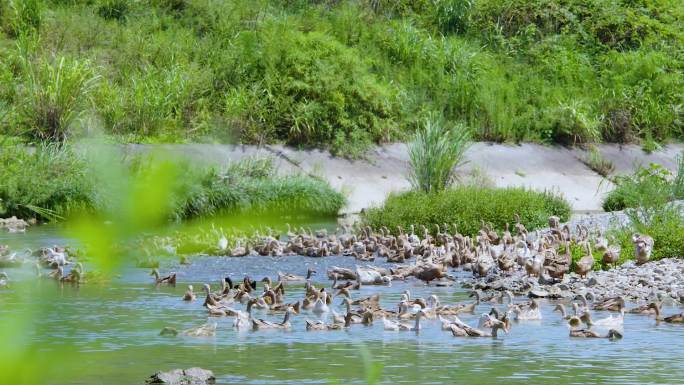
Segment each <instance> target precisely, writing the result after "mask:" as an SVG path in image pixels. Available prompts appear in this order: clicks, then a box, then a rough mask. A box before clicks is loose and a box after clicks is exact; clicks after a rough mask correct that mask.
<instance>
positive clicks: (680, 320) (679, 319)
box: [649, 303, 684, 324]
mask: <svg viewBox="0 0 684 385" xmlns="http://www.w3.org/2000/svg"><path fill="white" fill-rule="evenodd" d="M649 306H650V307H651V308H652V309H653V311H654V312H655V315H656V321H665V322H667V323H672V324H684V313H679V314H673V315H671V316H668V317H665V318H661V317H660V306H658V304H656V303H651V304H649Z"/></svg>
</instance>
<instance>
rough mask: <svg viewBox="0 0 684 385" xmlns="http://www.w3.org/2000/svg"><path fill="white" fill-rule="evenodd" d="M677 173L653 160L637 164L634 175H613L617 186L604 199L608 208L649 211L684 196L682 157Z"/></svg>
mask: <svg viewBox="0 0 684 385" xmlns="http://www.w3.org/2000/svg"><path fill="white" fill-rule="evenodd" d="M678 159H679V169H678V172H677V174H676V175H674V176H673V175H672V173H671V172H670V171H669V170H668V169H666V168H664V167H662V166H661V165H658V164H654V163H651V164H650V165H649V166H648V167H641V166H640V167H638V168H637V170H636V171H635V172H634V173H633V174H632V175H618V176H616V177H614V178H613V182H614V183H615V185H616V186H615V189H614V190H612V191H611V192H609V193H608V195H607V196H606V198H605V199H604V201H603V209H604V210H605V211H618V210H624V209H626V208H641V209H642V210H645V211H646V212H649V211H652V210H654V209H655V208H660V207H662V206H664V205H665V204H666V203H667V202H670V201H672V200H673V199H682V197H684V190H682V186H684V173H683V172H684V164H683V163H684V162H682V157H681V156H680V157H679V158H678Z"/></svg>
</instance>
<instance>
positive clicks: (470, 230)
mask: <svg viewBox="0 0 684 385" xmlns="http://www.w3.org/2000/svg"><path fill="white" fill-rule="evenodd" d="M570 211H571V209H570V205H569V203H568V202H567V201H566V200H565V199H563V198H562V197H559V196H557V195H555V194H552V193H549V192H535V191H531V190H526V189H522V188H504V189H497V188H485V187H475V186H460V187H454V188H451V189H447V190H444V191H442V192H439V193H424V192H419V191H410V192H405V193H401V194H391V195H390V196H389V197H388V199H387V200H386V201H385V203H384V205H383V206H381V207H377V208H371V209H369V210H367V211H366V212H365V213H364V214H363V218H362V219H363V221H364V222H365V223H366V224H368V225H370V226H371V227H373V228H379V227H380V226H387V228H389V229H390V230H391V231H397V226H402V227H403V228H404V229H405V230H407V229H408V228H409V226H410V225H416V226H419V225H424V226H427V227H428V228H429V229H430V231H435V227H434V225H435V224H439V225H442V224H444V223H446V224H448V225H449V226H451V225H453V224H455V225H456V226H457V228H458V231H459V232H460V233H462V234H466V235H474V234H476V233H477V232H478V230H480V228H481V224H482V221H484V222H486V223H489V224H491V225H492V226H493V228H494V229H497V230H502V229H504V228H505V226H506V224H507V223H509V224H510V226H511V229H512V226H513V224H514V223H515V222H514V215H515V214H518V215H519V216H520V222H521V223H522V224H524V225H525V226H526V227H527V229H528V230H533V229H537V228H541V227H545V226H546V225H547V223H548V217H549V216H550V215H557V216H559V217H560V218H561V221H565V220H567V219H568V218H569V216H570Z"/></svg>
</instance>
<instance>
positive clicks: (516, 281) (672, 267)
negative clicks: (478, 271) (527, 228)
mask: <svg viewBox="0 0 684 385" xmlns="http://www.w3.org/2000/svg"><path fill="white" fill-rule="evenodd" d="M463 286H464V287H470V288H472V289H475V290H483V291H504V290H509V291H511V292H513V293H514V294H517V295H527V296H529V297H535V298H549V299H571V298H574V297H575V296H577V295H579V294H583V295H588V294H591V295H592V296H593V297H594V298H596V299H601V298H610V297H618V296H620V297H623V298H624V299H625V300H626V301H630V302H638V303H642V302H647V301H651V300H655V299H657V298H672V299H673V300H675V301H680V302H684V260H681V259H675V258H668V259H662V260H659V261H652V262H648V263H646V264H643V265H637V264H635V263H634V262H633V261H628V262H626V263H624V264H623V265H622V266H620V267H618V268H615V269H611V270H607V271H594V272H592V273H591V274H590V275H589V276H588V277H587V278H580V277H579V276H578V275H577V274H575V273H571V274H567V275H566V276H565V277H564V278H563V280H553V279H549V278H548V277H543V276H542V277H540V278H537V277H527V276H526V275H525V272H524V271H522V270H519V271H516V272H514V273H512V274H510V275H499V274H491V275H489V276H487V277H484V278H472V279H466V280H465V281H464V282H463Z"/></svg>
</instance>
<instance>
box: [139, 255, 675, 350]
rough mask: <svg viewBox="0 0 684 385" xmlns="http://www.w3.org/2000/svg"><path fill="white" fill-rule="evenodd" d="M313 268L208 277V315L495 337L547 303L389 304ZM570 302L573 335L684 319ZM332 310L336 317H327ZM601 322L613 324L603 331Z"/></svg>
mask: <svg viewBox="0 0 684 385" xmlns="http://www.w3.org/2000/svg"><path fill="white" fill-rule="evenodd" d="M337 269H338V268H332V269H331V270H330V271H329V272H328V273H329V274H328V275H335V274H337V273H336V272H335V270H337ZM314 274H316V272H315V271H314V270H312V269H309V270H308V271H307V274H306V276H295V275H292V274H282V273H279V274H278V278H277V281H276V282H275V283H274V282H273V281H272V280H271V278H269V277H265V278H263V279H262V280H261V281H260V282H256V281H255V280H252V279H251V278H250V277H245V278H243V279H242V281H240V282H239V283H238V284H235V283H234V282H233V280H232V279H231V278H230V277H225V278H224V279H223V280H222V282H221V288H220V289H219V290H217V291H212V290H211V287H210V285H209V284H204V285H203V294H204V296H203V298H204V300H203V306H204V307H205V308H206V312H207V315H208V316H209V317H233V327H234V328H236V329H239V330H244V329H248V330H254V331H258V330H265V329H283V330H287V329H291V328H292V327H293V325H292V323H291V321H292V317H295V316H301V315H306V319H305V321H304V324H305V328H306V330H307V331H318V330H328V331H331V330H349V329H350V328H352V327H353V325H354V324H361V325H365V326H371V325H373V323H374V322H375V321H376V320H381V322H382V326H383V328H384V330H387V331H413V332H420V330H421V329H422V328H423V324H422V323H421V320H423V319H437V320H439V323H440V324H441V329H442V330H444V331H446V332H450V333H451V334H452V335H453V336H455V337H494V338H495V337H497V336H498V332H499V331H502V332H504V333H509V332H510V330H511V328H512V325H513V322H512V321H526V320H541V319H542V312H541V304H540V302H539V301H538V300H537V299H531V300H529V301H522V302H516V301H515V297H514V294H513V293H512V292H510V291H502V292H500V293H498V294H491V295H485V294H484V293H481V292H480V291H473V292H472V293H471V297H474V299H473V300H472V301H470V302H467V303H450V304H445V303H442V301H440V299H439V297H438V296H437V295H435V294H432V295H430V296H429V297H428V298H413V297H412V296H411V292H410V291H409V290H404V291H403V293H402V294H401V299H400V300H399V301H398V302H397V303H396V305H395V306H392V307H390V308H383V306H382V305H381V301H380V294H373V295H370V296H366V297H359V298H355V297H354V296H353V294H352V293H354V292H355V291H356V290H358V289H359V288H360V286H359V285H358V282H354V281H347V282H345V283H336V284H332V285H330V286H329V287H321V288H317V287H315V286H314V284H313V283H312V276H313V275H314ZM152 275H153V276H154V277H155V283H156V284H158V285H175V276H174V275H169V276H165V277H160V276H159V273H158V272H157V271H156V270H155V271H153V273H152ZM297 283H304V293H303V296H302V297H301V298H299V299H297V300H295V301H293V302H288V301H286V299H285V294H286V291H289V290H290V287H291V285H293V284H297ZM259 284H261V285H262V287H261V288H258V286H259ZM334 298H341V301H340V306H343V307H344V309H345V311H344V312H342V313H338V312H337V311H336V310H335V307H334V306H333V299H334ZM182 300H183V301H189V302H190V301H196V300H198V296H197V293H195V291H194V288H193V286H192V285H189V286H188V289H187V291H186V292H185V294H184V295H183V297H182ZM200 300H201V297H200ZM590 300H591V301H590ZM570 306H571V307H572V312H571V313H568V311H567V310H566V306H565V304H563V303H557V304H555V307H554V309H553V310H554V311H558V312H559V313H560V315H559V317H560V318H561V319H563V320H566V321H567V325H568V327H569V329H570V332H569V335H570V337H581V338H610V339H617V338H622V327H623V323H624V319H625V314H636V315H645V316H653V317H654V318H655V320H656V322H661V321H662V322H667V323H680V324H682V323H684V313H681V314H676V315H671V316H668V317H662V316H661V303H660V302H659V301H653V302H650V303H647V304H643V305H641V306H637V307H634V308H629V309H627V308H626V307H625V301H624V299H622V298H620V297H617V298H607V299H603V300H595V299H594V298H592V297H590V298H589V299H587V297H586V296H584V295H579V296H577V297H576V298H575V301H573V302H572V303H571V304H570ZM482 307H484V308H485V309H486V310H488V312H486V313H482V314H481V316H480V317H479V320H478V323H477V325H469V324H467V323H466V322H464V321H463V320H461V318H459V316H462V315H464V314H467V315H473V314H476V313H477V311H478V310H480V309H482ZM594 310H602V311H613V312H617V315H610V316H608V317H606V318H601V319H594V318H593V316H592V312H593V311H594ZM255 312H262V313H263V312H265V313H266V314H270V315H271V316H273V315H276V314H277V313H282V314H283V318H282V321H278V320H273V319H267V318H260V317H258V316H257V315H255ZM327 318H330V319H331V321H330V322H326V321H324V320H322V319H327ZM216 327H217V323H216V322H210V323H206V324H203V325H201V326H199V327H197V328H192V329H189V330H185V331H183V332H181V334H182V335H187V336H213V335H214V334H215V332H216ZM601 330H605V331H607V332H606V333H602V332H600V331H601ZM161 334H162V335H169V334H170V335H177V334H179V332H178V331H176V330H175V329H173V328H170V327H167V328H164V329H163V330H162V332H161Z"/></svg>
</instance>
